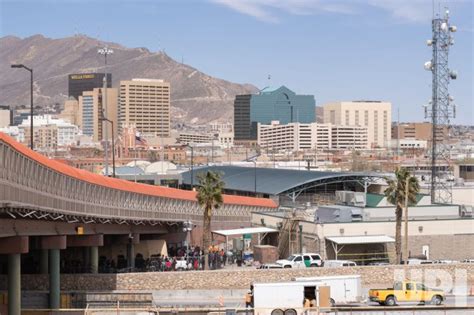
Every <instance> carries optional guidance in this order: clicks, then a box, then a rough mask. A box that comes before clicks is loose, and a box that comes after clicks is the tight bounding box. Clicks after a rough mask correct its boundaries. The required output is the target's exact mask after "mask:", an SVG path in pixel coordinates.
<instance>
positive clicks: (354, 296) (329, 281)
mask: <svg viewBox="0 0 474 315" xmlns="http://www.w3.org/2000/svg"><path fill="white" fill-rule="evenodd" d="M292 280H294V281H295V282H302V283H306V282H308V283H316V284H317V285H318V286H322V285H325V286H328V287H330V288H331V304H333V305H340V304H354V303H361V302H363V297H362V286H361V280H360V275H347V276H327V277H305V278H294V279H292Z"/></svg>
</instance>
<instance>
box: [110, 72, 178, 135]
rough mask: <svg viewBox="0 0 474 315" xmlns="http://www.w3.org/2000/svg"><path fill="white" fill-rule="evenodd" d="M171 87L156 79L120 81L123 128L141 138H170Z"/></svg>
mask: <svg viewBox="0 0 474 315" xmlns="http://www.w3.org/2000/svg"><path fill="white" fill-rule="evenodd" d="M170 93H171V92H170V83H169V82H165V81H163V80H154V79H132V80H131V81H120V95H119V112H118V120H119V126H120V128H122V127H123V126H131V125H133V126H135V127H136V128H137V130H138V132H140V133H141V134H146V135H149V136H154V137H169V136H170V106H171V105H170Z"/></svg>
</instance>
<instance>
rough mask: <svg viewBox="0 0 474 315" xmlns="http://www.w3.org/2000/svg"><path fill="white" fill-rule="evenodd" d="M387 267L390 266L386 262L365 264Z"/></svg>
mask: <svg viewBox="0 0 474 315" xmlns="http://www.w3.org/2000/svg"><path fill="white" fill-rule="evenodd" d="M388 265H390V263H389V262H386V261H372V262H370V263H368V264H367V266H388Z"/></svg>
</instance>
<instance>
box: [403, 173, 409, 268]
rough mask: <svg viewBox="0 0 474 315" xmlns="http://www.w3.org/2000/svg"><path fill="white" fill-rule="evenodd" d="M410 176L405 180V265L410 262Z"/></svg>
mask: <svg viewBox="0 0 474 315" xmlns="http://www.w3.org/2000/svg"><path fill="white" fill-rule="evenodd" d="M410 177H411V176H408V177H407V179H406V181H405V220H404V221H405V250H404V255H403V256H405V257H404V259H403V261H404V263H405V265H407V264H408V258H409V257H408V193H409V191H410V187H409V185H410Z"/></svg>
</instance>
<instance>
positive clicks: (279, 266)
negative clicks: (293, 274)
mask: <svg viewBox="0 0 474 315" xmlns="http://www.w3.org/2000/svg"><path fill="white" fill-rule="evenodd" d="M282 268H283V266H282V265H279V264H262V265H260V266H259V267H258V269H282Z"/></svg>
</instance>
